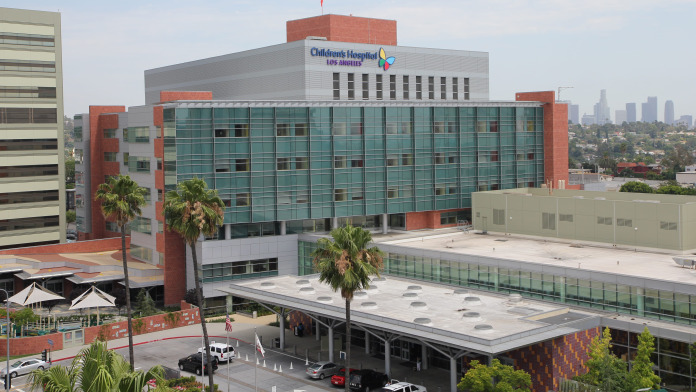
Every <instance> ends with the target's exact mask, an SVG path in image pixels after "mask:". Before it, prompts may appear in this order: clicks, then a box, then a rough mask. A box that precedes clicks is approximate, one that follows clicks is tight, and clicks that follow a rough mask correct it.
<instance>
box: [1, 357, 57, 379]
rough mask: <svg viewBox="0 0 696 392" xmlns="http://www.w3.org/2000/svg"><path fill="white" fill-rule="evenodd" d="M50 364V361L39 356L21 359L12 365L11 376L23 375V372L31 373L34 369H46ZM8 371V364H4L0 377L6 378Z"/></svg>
mask: <svg viewBox="0 0 696 392" xmlns="http://www.w3.org/2000/svg"><path fill="white" fill-rule="evenodd" d="M49 366H50V364H49V363H48V362H45V361H42V360H40V359H37V358H31V359H21V360H19V361H16V362H15V363H13V364H12V365H10V377H11V378H14V377H17V376H21V375H22V374H29V373H31V372H32V371H34V370H44V369H47V368H48V367H49ZM6 373H7V365H4V366H2V369H0V377H2V378H4V377H5V374H6Z"/></svg>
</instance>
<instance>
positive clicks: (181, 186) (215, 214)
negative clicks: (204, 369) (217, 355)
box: [164, 177, 224, 388]
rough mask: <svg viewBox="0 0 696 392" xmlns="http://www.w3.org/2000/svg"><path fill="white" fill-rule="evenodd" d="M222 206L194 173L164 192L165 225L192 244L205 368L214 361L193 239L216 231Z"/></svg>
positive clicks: (213, 193)
mask: <svg viewBox="0 0 696 392" xmlns="http://www.w3.org/2000/svg"><path fill="white" fill-rule="evenodd" d="M223 208H224V203H223V201H222V199H220V197H219V196H218V193H217V190H214V189H208V185H207V184H206V183H205V181H204V180H203V179H199V178H197V177H194V178H193V179H190V180H186V181H182V182H180V183H178V184H177V186H176V190H173V191H169V192H167V195H166V197H165V200H164V216H165V219H166V223H167V226H168V229H169V230H173V231H175V232H177V233H179V234H180V235H181V236H182V237H183V238H184V241H186V243H187V244H188V245H189V247H191V256H192V261H193V278H194V281H195V282H196V297H197V298H198V304H199V308H200V309H199V311H200V314H201V328H202V329H203V339H204V343H205V354H206V358H207V362H208V369H212V368H213V364H212V359H211V356H210V342H209V341H208V327H207V326H206V323H205V317H203V291H202V290H201V282H200V278H199V276H198V256H197V254H196V242H198V237H200V236H201V234H204V235H207V236H212V235H213V234H215V233H216V232H217V228H218V227H219V226H221V225H222V222H223V217H224V210H223ZM208 379H209V381H210V383H209V385H210V386H211V388H212V385H213V372H208Z"/></svg>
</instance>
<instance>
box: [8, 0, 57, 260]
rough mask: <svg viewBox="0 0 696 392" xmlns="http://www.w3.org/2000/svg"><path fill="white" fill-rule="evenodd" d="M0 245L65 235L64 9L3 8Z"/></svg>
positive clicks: (35, 242)
mask: <svg viewBox="0 0 696 392" xmlns="http://www.w3.org/2000/svg"><path fill="white" fill-rule="evenodd" d="M0 52H1V53H2V54H1V55H0V194H2V196H0V249H2V248H11V247H17V246H30V245H38V244H50V243H58V242H59V241H65V173H64V171H65V169H64V160H65V153H64V152H63V151H64V148H63V77H62V75H63V69H62V61H61V38H60V14H59V13H56V12H42V11H27V10H19V9H13V8H0Z"/></svg>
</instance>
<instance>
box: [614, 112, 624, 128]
mask: <svg viewBox="0 0 696 392" xmlns="http://www.w3.org/2000/svg"><path fill="white" fill-rule="evenodd" d="M614 121H615V122H616V125H621V124H623V123H624V122H626V111H625V110H616V111H615V112H614Z"/></svg>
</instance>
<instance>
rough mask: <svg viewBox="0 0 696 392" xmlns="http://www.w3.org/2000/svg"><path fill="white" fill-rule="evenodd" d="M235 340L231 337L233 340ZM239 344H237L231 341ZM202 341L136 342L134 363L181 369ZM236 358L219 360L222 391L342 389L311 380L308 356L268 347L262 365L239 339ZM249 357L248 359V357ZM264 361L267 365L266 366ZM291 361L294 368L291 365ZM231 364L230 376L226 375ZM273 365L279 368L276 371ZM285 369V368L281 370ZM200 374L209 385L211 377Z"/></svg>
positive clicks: (16, 387)
mask: <svg viewBox="0 0 696 392" xmlns="http://www.w3.org/2000/svg"><path fill="white" fill-rule="evenodd" d="M211 340H214V341H217V342H224V339H217V338H211ZM230 342H232V340H231V341H230ZM232 345H233V346H236V344H232ZM202 346H203V344H202V342H201V339H200V338H181V339H173V340H163V341H157V342H152V343H146V344H141V345H138V346H135V348H134V350H135V367H136V368H138V369H149V368H151V367H153V366H155V365H163V366H166V367H169V368H172V369H177V370H178V361H179V359H180V358H184V357H186V356H188V355H190V354H193V353H196V352H197V351H198V348H200V347H202ZM235 350H236V352H237V358H236V359H235V360H234V361H233V362H232V363H231V364H227V363H225V362H221V363H219V364H218V366H219V367H218V370H217V371H216V372H215V383H216V384H218V386H219V388H220V390H221V391H223V392H226V391H244V392H251V391H268V392H270V391H272V388H273V387H274V386H275V387H276V391H277V392H283V391H295V390H297V391H307V392H316V391H339V390H340V389H339V388H335V387H333V386H332V385H331V381H330V378H326V379H324V380H312V379H310V378H309V377H307V376H306V375H305V369H306V366H305V360H304V359H301V358H296V357H293V356H292V355H289V354H286V353H282V354H281V353H278V352H273V351H271V350H268V349H266V353H265V354H266V355H265V358H262V357H261V355H260V354H259V355H258V358H259V365H257V366H254V364H255V361H254V353H255V350H254V347H253V346H252V345H249V344H246V343H240V347H235ZM116 351H117V352H118V353H119V354H121V355H123V356H124V357H126V358H127V357H128V347H126V348H120V349H118V350H116ZM247 359H248V361H247ZM69 361H70V360H68V359H66V360H63V361H56V362H54V365H58V364H60V365H69ZM264 361H265V366H266V367H265V368H264ZM291 363H292V366H293V369H292V370H291V369H290V365H291ZM228 368H229V378H228V377H227V374H228ZM274 368H275V369H276V370H275V371H274ZM281 371H282V372H281ZM181 375H182V376H195V374H194V373H189V372H184V371H182V372H181ZM27 378H28V377H27V376H21V377H17V378H14V379H12V390H13V391H18V392H28V391H29V389H30V388H29V385H28V384H27V382H28V381H27ZM197 378H198V379H199V380H201V381H203V382H204V383H205V384H206V385H207V383H208V377H207V376H204V377H200V376H197Z"/></svg>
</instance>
